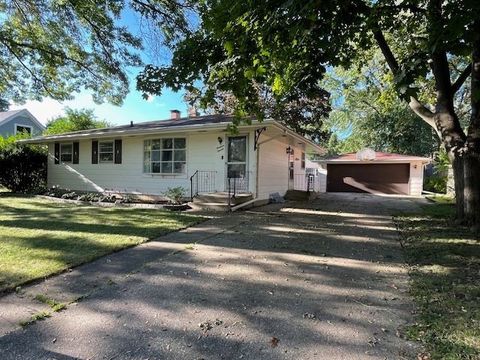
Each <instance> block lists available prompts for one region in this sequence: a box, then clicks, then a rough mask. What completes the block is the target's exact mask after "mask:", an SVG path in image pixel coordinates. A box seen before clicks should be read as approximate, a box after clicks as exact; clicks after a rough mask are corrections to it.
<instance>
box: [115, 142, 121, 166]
mask: <svg viewBox="0 0 480 360" xmlns="http://www.w3.org/2000/svg"><path fill="white" fill-rule="evenodd" d="M121 163H122V140H120V139H119V140H115V164H121Z"/></svg>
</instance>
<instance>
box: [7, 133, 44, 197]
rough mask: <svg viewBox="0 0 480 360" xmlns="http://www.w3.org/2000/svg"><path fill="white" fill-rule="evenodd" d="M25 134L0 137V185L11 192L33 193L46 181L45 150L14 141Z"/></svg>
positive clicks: (42, 186)
mask: <svg viewBox="0 0 480 360" xmlns="http://www.w3.org/2000/svg"><path fill="white" fill-rule="evenodd" d="M23 137H25V135H18V136H11V137H8V138H6V139H5V138H2V137H0V169H2V171H1V172H0V186H3V187H5V188H7V189H8V190H10V191H13V192H21V193H34V192H38V191H40V190H41V189H44V188H45V186H46V181H47V150H46V148H45V147H41V146H35V145H21V144H18V143H17V142H16V141H17V140H20V139H22V138H23Z"/></svg>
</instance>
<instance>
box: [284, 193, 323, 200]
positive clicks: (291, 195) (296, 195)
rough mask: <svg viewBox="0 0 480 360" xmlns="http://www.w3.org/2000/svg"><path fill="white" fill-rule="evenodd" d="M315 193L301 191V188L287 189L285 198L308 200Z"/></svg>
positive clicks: (313, 197) (315, 195) (314, 195)
mask: <svg viewBox="0 0 480 360" xmlns="http://www.w3.org/2000/svg"><path fill="white" fill-rule="evenodd" d="M317 195H318V194H317V193H316V192H314V191H310V192H307V191H303V190H288V191H287V193H286V194H285V199H286V200H294V201H310V200H313V199H315V198H316V197H317Z"/></svg>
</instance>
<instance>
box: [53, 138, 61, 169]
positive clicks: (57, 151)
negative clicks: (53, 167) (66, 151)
mask: <svg viewBox="0 0 480 360" xmlns="http://www.w3.org/2000/svg"><path fill="white" fill-rule="evenodd" d="M53 156H54V157H55V164H60V143H58V142H56V143H55V150H54V152H53Z"/></svg>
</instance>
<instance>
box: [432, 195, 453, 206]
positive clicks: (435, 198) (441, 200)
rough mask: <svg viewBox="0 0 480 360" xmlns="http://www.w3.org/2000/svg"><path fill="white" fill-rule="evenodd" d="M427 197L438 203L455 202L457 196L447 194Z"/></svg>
mask: <svg viewBox="0 0 480 360" xmlns="http://www.w3.org/2000/svg"><path fill="white" fill-rule="evenodd" d="M426 198H427V199H429V200H431V201H433V202H435V203H437V204H455V198H453V197H452V196H449V195H445V194H433V195H427V196H426Z"/></svg>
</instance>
